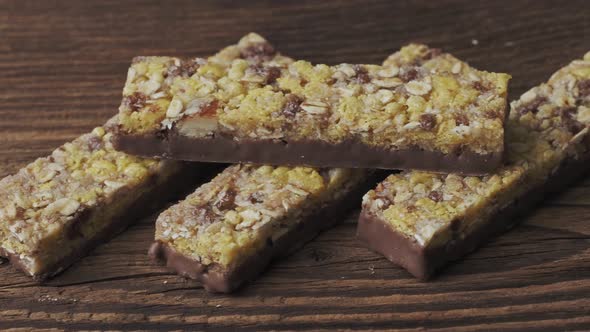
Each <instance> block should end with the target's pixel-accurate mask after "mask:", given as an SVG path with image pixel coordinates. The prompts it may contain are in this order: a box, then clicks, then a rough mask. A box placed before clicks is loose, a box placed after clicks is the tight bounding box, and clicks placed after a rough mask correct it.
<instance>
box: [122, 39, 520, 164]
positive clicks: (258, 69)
mask: <svg viewBox="0 0 590 332" xmlns="http://www.w3.org/2000/svg"><path fill="white" fill-rule="evenodd" d="M253 36H256V37H253ZM252 38H254V39H255V40H256V42H255V44H256V45H259V46H258V47H255V48H254V49H255V50H257V51H256V52H246V53H244V52H243V51H241V52H240V51H237V50H239V49H241V48H248V49H252V46H249V45H251V44H252V43H253V42H252ZM230 49H231V50H234V51H232V52H230V51H227V50H224V51H222V54H223V59H224V60H223V61H220V60H218V58H219V57H220V55H219V54H218V55H216V56H213V57H211V58H209V59H207V60H203V59H197V60H194V61H192V62H190V65H185V62H181V61H180V60H178V59H175V58H164V57H160V58H140V59H138V60H137V61H136V62H135V63H134V64H133V65H132V67H131V69H130V72H129V75H128V80H127V83H126V85H125V89H124V99H123V103H122V106H121V109H120V111H121V117H120V118H121V125H122V129H123V131H124V132H127V133H130V134H144V133H150V132H152V133H153V132H156V131H161V130H171V129H172V130H177V131H179V132H180V133H181V134H183V135H187V136H193V137H207V136H213V135H215V134H216V133H219V134H222V135H226V136H233V137H235V138H237V139H247V138H254V139H285V140H301V139H315V140H323V141H326V142H330V143H339V142H342V141H344V140H346V139H350V138H351V137H355V138H358V139H360V140H361V141H362V142H364V143H366V144H368V145H373V146H381V147H384V148H388V149H410V148H415V147H419V148H423V149H426V150H430V151H440V152H444V153H449V152H455V151H457V150H462V149H465V150H471V151H472V152H475V153H479V154H488V153H493V152H500V151H502V150H503V142H504V129H503V128H504V119H505V112H506V92H507V86H508V81H509V79H510V76H509V75H507V74H497V73H488V72H484V71H479V70H476V69H473V68H471V67H469V65H467V64H466V63H464V62H461V61H459V60H457V59H456V58H454V57H453V56H451V55H449V54H446V53H442V52H440V51H438V50H435V49H429V48H428V47H426V46H424V45H416V44H412V45H409V46H406V47H404V48H402V50H401V51H399V52H397V53H396V54H394V55H392V56H391V57H390V58H388V60H386V62H385V64H384V65H382V66H377V65H351V64H340V65H336V66H326V65H322V64H319V65H312V64H311V63H309V62H306V61H295V62H293V61H291V60H290V59H288V58H285V57H282V56H280V55H279V54H277V53H273V52H274V50H273V51H271V50H272V47H271V46H270V45H269V44H268V43H267V42H266V41H264V39H262V38H261V37H260V36H257V35H249V37H246V38H244V39H242V40H241V41H240V43H239V44H238V45H237V46H232V47H230ZM257 52H258V53H260V52H261V53H262V54H264V56H255V57H245V54H252V53H254V54H258V53H257ZM232 57H233V58H232ZM182 66H187V67H188V68H190V70H188V71H186V70H184V71H183V70H179V69H177V68H179V67H182ZM171 68H172V69H171ZM177 72H179V73H181V74H177ZM171 73H172V74H171Z"/></svg>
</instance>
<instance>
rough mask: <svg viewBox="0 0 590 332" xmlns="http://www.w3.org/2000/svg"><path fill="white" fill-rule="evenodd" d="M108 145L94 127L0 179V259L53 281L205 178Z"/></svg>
mask: <svg viewBox="0 0 590 332" xmlns="http://www.w3.org/2000/svg"><path fill="white" fill-rule="evenodd" d="M114 121H115V120H111V122H110V124H114ZM111 138H112V134H110V133H107V132H106V131H105V128H104V127H97V128H95V129H94V130H93V131H92V132H91V133H89V134H85V135H82V136H80V137H79V138H77V139H75V140H74V141H72V142H70V143H66V144H64V145H62V146H61V147H59V148H58V149H56V150H55V151H53V152H52V154H51V155H50V156H48V157H44V158H39V159H37V160H35V161H34V162H32V163H31V164H29V165H27V166H25V167H24V168H22V169H21V170H19V171H18V173H16V174H15V175H10V176H7V177H5V178H4V179H2V180H0V256H3V257H6V258H8V259H9V260H10V262H11V263H12V264H13V265H15V266H16V267H17V268H19V269H21V270H22V271H24V272H25V273H26V274H28V275H30V276H33V277H35V278H37V279H45V278H48V277H51V276H54V275H55V274H57V273H59V272H61V271H63V270H64V269H65V268H67V267H68V266H69V265H71V264H72V263H73V262H75V261H76V260H78V259H79V258H81V257H83V256H84V255H85V254H86V253H87V252H88V251H90V250H91V249H92V248H94V247H95V246H97V245H98V244H100V243H101V242H104V241H106V240H108V239H110V238H112V237H113V236H115V235H116V234H118V232H120V231H121V230H123V229H124V228H125V227H126V226H127V225H129V224H130V223H131V222H133V221H134V220H137V219H138V218H140V217H142V216H146V215H148V214H149V213H150V212H154V211H155V209H157V208H158V207H162V206H164V204H166V203H167V202H169V201H170V200H171V199H172V198H175V197H178V196H180V195H182V193H183V192H184V193H186V192H187V190H189V189H190V187H193V186H195V185H196V184H197V182H198V180H199V179H200V178H202V177H204V176H205V175H207V174H211V173H212V171H213V169H212V168H213V167H211V166H206V165H203V164H192V165H189V164H188V163H185V162H177V161H171V160H161V161H159V160H154V159H144V158H139V157H134V156H130V155H127V154H125V153H123V152H119V151H115V150H114V149H113V147H112V144H111V143H112V142H111Z"/></svg>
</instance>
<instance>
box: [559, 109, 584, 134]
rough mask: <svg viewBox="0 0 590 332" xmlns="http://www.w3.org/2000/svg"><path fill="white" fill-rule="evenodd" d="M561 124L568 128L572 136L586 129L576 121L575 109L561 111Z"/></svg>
mask: <svg viewBox="0 0 590 332" xmlns="http://www.w3.org/2000/svg"><path fill="white" fill-rule="evenodd" d="M560 113H561V122H562V123H563V125H564V126H565V128H567V130H568V131H569V132H570V133H572V134H574V135H575V134H577V133H579V132H580V131H581V130H582V129H584V125H583V124H582V123H580V122H579V121H578V120H576V117H575V113H576V108H575V107H569V108H566V109H563V110H561V112H560Z"/></svg>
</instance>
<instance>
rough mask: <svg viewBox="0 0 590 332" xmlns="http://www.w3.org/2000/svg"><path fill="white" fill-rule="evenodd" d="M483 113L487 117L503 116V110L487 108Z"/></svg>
mask: <svg viewBox="0 0 590 332" xmlns="http://www.w3.org/2000/svg"><path fill="white" fill-rule="evenodd" d="M483 115H484V116H485V117H486V119H498V118H502V112H498V111H492V110H487V111H486V112H485V113H484V114H483Z"/></svg>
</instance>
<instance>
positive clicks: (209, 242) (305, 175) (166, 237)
mask: <svg viewBox="0 0 590 332" xmlns="http://www.w3.org/2000/svg"><path fill="white" fill-rule="evenodd" d="M375 177H376V174H375V172H373V171H367V170H362V169H341V168H340V169H313V168H307V167H283V166H281V167H274V166H253V165H234V166H230V167H228V168H227V169H225V170H224V171H223V172H222V173H220V174H219V175H218V176H217V177H215V178H214V179H213V180H212V181H211V182H209V183H207V184H204V185H203V186H201V187H200V188H198V189H197V190H196V191H195V192H194V193H193V194H191V195H189V196H188V197H187V198H186V199H185V200H183V201H181V202H180V203H178V204H176V205H174V206H172V207H170V208H169V209H168V210H166V211H164V212H163V213H162V214H161V215H160V216H159V217H158V220H157V222H156V236H155V240H156V242H155V243H154V245H153V246H152V248H151V249H150V256H151V257H152V258H153V259H154V260H155V261H158V262H160V263H162V264H165V265H167V266H168V267H169V268H170V269H172V270H174V271H175V272H176V273H178V274H180V275H183V276H185V277H189V278H192V279H196V280H198V281H200V282H201V283H202V284H203V285H204V287H205V288H206V289H207V290H208V291H211V292H224V293H228V292H231V291H233V290H235V289H236V288H238V287H239V286H240V285H242V284H243V283H245V282H247V281H251V280H253V279H254V278H256V277H257V276H258V275H259V274H260V273H261V272H262V271H263V270H264V269H265V268H266V267H267V266H268V264H269V263H270V261H271V260H272V259H273V258H276V257H278V256H283V255H286V254H288V253H290V252H292V251H293V250H295V249H298V248H300V247H302V246H303V245H304V244H305V243H306V242H307V241H309V240H311V239H312V238H313V237H315V236H316V235H317V234H318V233H319V232H320V231H322V230H324V229H326V228H329V227H330V226H332V225H334V224H336V223H337V222H339V221H341V220H342V219H343V218H344V217H345V215H346V213H347V212H348V211H350V210H351V209H352V208H353V207H354V206H355V202H356V201H357V200H358V199H360V197H361V196H362V194H363V193H364V192H365V190H367V189H368V188H369V187H371V186H372V185H374V184H375V183H376V182H377V181H378V180H376V179H375V180H373V181H371V180H372V179H374V178H375Z"/></svg>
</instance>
